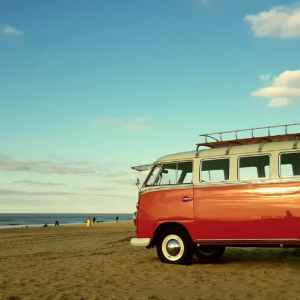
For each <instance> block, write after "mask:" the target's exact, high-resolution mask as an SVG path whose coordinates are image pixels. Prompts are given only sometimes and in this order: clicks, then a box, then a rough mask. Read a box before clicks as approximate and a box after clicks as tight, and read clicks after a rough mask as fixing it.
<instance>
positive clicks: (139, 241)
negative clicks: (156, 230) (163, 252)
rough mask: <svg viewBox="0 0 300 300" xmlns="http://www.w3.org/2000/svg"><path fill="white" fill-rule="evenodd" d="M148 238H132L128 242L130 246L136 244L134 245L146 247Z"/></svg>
mask: <svg viewBox="0 0 300 300" xmlns="http://www.w3.org/2000/svg"><path fill="white" fill-rule="evenodd" d="M150 242H151V240H150V238H142V239H138V238H132V239H131V241H130V243H131V246H136V247H147V246H149V245H150Z"/></svg>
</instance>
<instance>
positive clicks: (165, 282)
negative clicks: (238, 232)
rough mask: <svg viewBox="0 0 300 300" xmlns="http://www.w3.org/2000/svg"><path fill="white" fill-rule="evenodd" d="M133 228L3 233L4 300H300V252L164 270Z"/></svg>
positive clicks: (247, 251) (236, 255)
mask: <svg viewBox="0 0 300 300" xmlns="http://www.w3.org/2000/svg"><path fill="white" fill-rule="evenodd" d="M134 231H135V227H134V225H133V224H132V223H119V224H116V223H112V224H110V223H106V224H96V225H94V226H92V227H90V228H87V227H85V226H83V225H81V226H80V225H78V226H60V227H48V228H26V229H25V228H24V229H22V228H21V229H7V230H0V299H1V300H2V299H5V300H6V299H7V300H9V299H10V300H13V299H15V300H16V299H24V300H25V299H26V300H27V299H49V300H50V299H53V300H54V299H55V300H59V299H61V300H63V299H85V300H87V299H128V300H129V299H251V298H255V299H300V250H297V249H280V248H276V249H266V248H265V249H260V248H227V249H226V252H225V254H224V256H223V257H222V259H221V260H220V261H218V262H214V263H212V262H204V261H199V260H198V259H196V257H194V258H193V260H192V262H191V264H190V265H189V266H177V265H167V264H162V263H161V262H160V260H159V258H158V257H157V254H156V249H155V248H154V249H151V250H147V249H146V248H140V247H135V248H134V247H132V246H131V245H130V242H129V241H130V239H131V238H132V237H134V236H135V232H134Z"/></svg>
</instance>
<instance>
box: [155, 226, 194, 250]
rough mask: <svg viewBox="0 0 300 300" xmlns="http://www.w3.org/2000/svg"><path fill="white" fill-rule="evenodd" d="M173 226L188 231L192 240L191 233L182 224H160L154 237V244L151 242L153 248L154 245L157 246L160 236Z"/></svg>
mask: <svg viewBox="0 0 300 300" xmlns="http://www.w3.org/2000/svg"><path fill="white" fill-rule="evenodd" d="M173 226H177V227H180V228H182V229H184V230H185V231H186V233H187V234H188V235H189V237H190V239H191V240H192V238H191V235H190V233H189V231H188V230H187V228H186V227H185V226H183V225H182V224H181V223H179V222H164V223H162V224H159V225H158V226H157V227H156V229H155V232H154V235H153V239H152V242H151V244H150V245H151V246H152V247H154V245H156V243H157V238H158V236H159V234H160V233H161V232H162V231H163V230H164V229H165V228H168V227H173Z"/></svg>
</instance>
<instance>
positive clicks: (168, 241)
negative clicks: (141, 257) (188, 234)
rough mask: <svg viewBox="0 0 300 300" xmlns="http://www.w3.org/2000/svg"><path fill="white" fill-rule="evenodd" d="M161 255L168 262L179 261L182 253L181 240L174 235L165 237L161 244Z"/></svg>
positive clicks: (182, 245)
mask: <svg viewBox="0 0 300 300" xmlns="http://www.w3.org/2000/svg"><path fill="white" fill-rule="evenodd" d="M162 252H163V255H164V256H165V257H166V258H167V259H168V260H170V261H177V260H179V259H180V258H181V257H182V255H183V253H184V244H183V241H182V239H181V238H180V237H179V236H178V235H175V234H170V235H168V236H166V237H165V238H164V240H163V242H162Z"/></svg>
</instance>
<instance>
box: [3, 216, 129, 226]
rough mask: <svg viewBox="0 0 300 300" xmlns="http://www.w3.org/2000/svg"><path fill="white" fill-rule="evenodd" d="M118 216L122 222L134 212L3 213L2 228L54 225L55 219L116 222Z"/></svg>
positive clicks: (62, 222)
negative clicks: (94, 219)
mask: <svg viewBox="0 0 300 300" xmlns="http://www.w3.org/2000/svg"><path fill="white" fill-rule="evenodd" d="M116 216H118V217H119V221H120V222H130V221H132V217H133V214H58V213H57V214H13V213H10V214H1V213H0V229H6V228H21V227H24V226H28V227H43V225H44V224H45V223H47V225H48V226H54V224H55V221H58V222H59V225H72V224H84V223H86V221H87V219H88V218H90V219H91V220H93V218H94V217H95V218H96V223H102V222H104V223H111V222H116Z"/></svg>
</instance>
